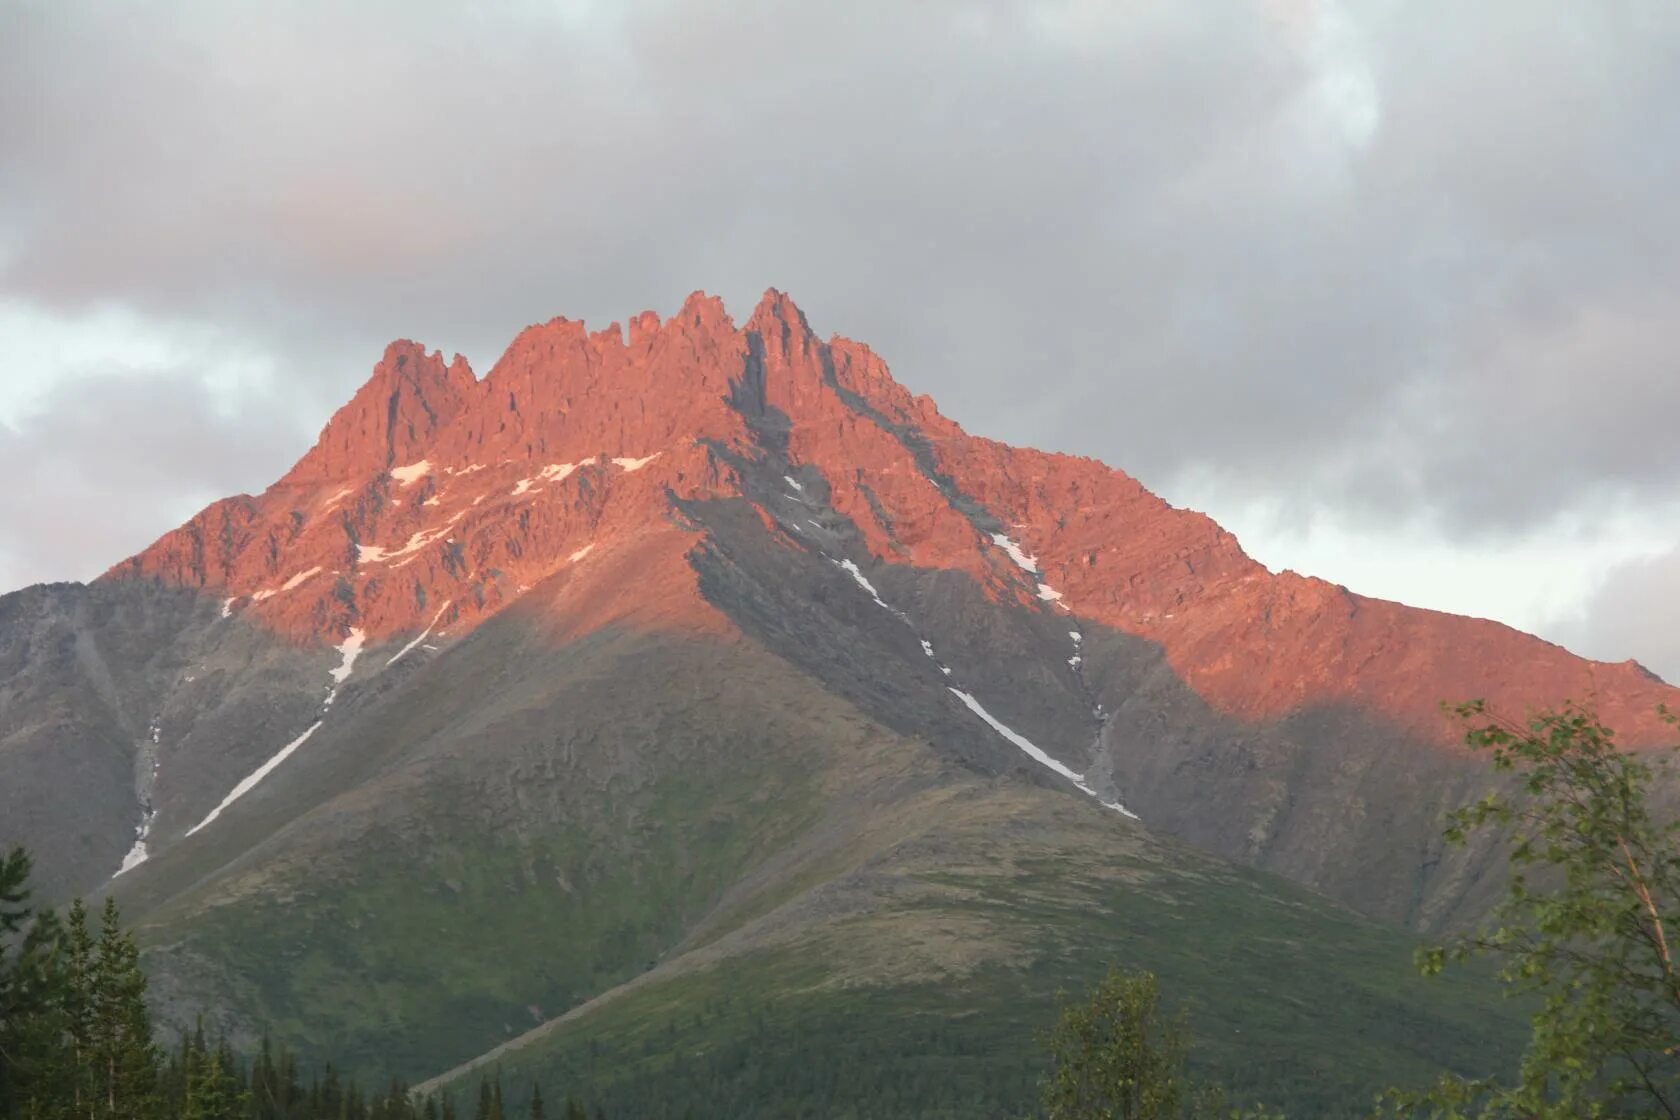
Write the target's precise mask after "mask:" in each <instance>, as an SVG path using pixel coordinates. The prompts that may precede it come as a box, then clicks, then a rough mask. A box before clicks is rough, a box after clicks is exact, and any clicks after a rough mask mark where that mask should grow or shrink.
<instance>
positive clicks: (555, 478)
mask: <svg viewBox="0 0 1680 1120" xmlns="http://www.w3.org/2000/svg"><path fill="white" fill-rule="evenodd" d="M582 465H583V464H582V463H550V464H549V465H548V466H546V467H544V468H543V469H542V470H540V471H538V472H537V477H538V478H546V479H547V480H548V481H550V482H564V481H565V480H566V476H568V475H570V474H571V473H572V472H573V471H575V470H577V469H578V468H579V467H581V466H582Z"/></svg>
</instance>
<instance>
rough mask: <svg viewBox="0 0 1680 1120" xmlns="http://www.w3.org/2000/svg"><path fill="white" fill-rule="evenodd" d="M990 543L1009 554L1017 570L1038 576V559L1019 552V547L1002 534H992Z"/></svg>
mask: <svg viewBox="0 0 1680 1120" xmlns="http://www.w3.org/2000/svg"><path fill="white" fill-rule="evenodd" d="M992 543H993V544H995V545H997V546H998V547H999V548H1001V549H1003V550H1004V551H1005V552H1007V553H1008V554H1009V558H1010V559H1011V560H1013V561H1015V566H1016V567H1017V568H1020V569H1021V570H1022V571H1023V572H1029V573H1031V574H1032V575H1037V574H1038V557H1036V556H1028V555H1027V554H1026V553H1025V552H1022V551H1021V546H1020V545H1018V544H1016V543H1015V542H1014V541H1012V540H1010V539H1009V538H1008V537H1006V536H1004V535H1003V534H1002V533H993V534H992Z"/></svg>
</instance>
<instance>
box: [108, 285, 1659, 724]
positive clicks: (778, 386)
mask: <svg viewBox="0 0 1680 1120" xmlns="http://www.w3.org/2000/svg"><path fill="white" fill-rule="evenodd" d="M723 508H727V509H731V510H735V511H737V512H738V511H740V510H742V509H743V508H750V509H751V510H752V511H753V513H754V517H755V519H756V521H755V522H754V523H756V524H758V525H760V526H761V527H762V531H763V532H764V533H766V534H767V535H768V539H769V540H771V541H773V542H774V544H775V546H776V547H778V548H782V549H785V550H787V551H788V553H789V555H790V556H798V555H807V556H815V557H817V558H819V559H820V560H826V561H832V562H834V563H836V564H839V563H841V562H842V561H844V562H847V563H851V564H853V565H858V566H860V567H859V569H858V570H859V571H860V572H861V571H862V567H861V566H862V565H873V566H876V567H877V568H878V569H888V570H905V571H913V572H920V573H930V572H947V573H951V574H953V575H954V576H956V577H958V578H963V579H967V580H970V581H972V583H973V584H974V585H976V586H977V587H978V588H979V589H980V590H981V591H982V592H983V593H984V594H985V595H986V596H988V597H989V598H990V599H992V600H993V601H994V602H997V603H999V604H1001V605H1004V606H1007V607H1009V608H1010V609H1022V610H1028V611H1032V612H1035V613H1037V614H1042V615H1047V616H1048V618H1049V620H1050V621H1051V622H1053V623H1054V624H1055V625H1065V624H1067V623H1074V624H1076V625H1073V626H1070V627H1069V628H1070V629H1076V630H1081V631H1082V630H1083V629H1084V628H1085V627H1086V626H1093V627H1094V626H1106V627H1109V628H1111V629H1112V630H1114V631H1117V632H1121V633H1125V634H1128V635H1131V636H1133V637H1135V638H1139V639H1142V640H1144V641H1146V642H1150V643H1154V644H1156V645H1157V646H1159V647H1160V649H1161V650H1162V651H1163V652H1164V655H1165V658H1166V662H1167V664H1168V665H1169V666H1170V668H1171V671H1172V672H1173V673H1174V674H1175V675H1176V676H1177V677H1178V678H1179V679H1181V680H1182V681H1184V682H1185V683H1186V684H1188V685H1189V686H1190V687H1191V688H1192V689H1194V690H1195V691H1196V692H1197V693H1198V694H1199V695H1200V696H1201V697H1202V698H1203V699H1204V700H1206V701H1207V702H1208V703H1209V704H1211V705H1212V706H1213V707H1214V708H1216V709H1218V710H1220V711H1222V712H1225V713H1228V714H1232V715H1240V716H1242V717H1245V718H1252V719H1267V720H1271V719H1279V718H1283V717H1287V716H1289V715H1291V714H1293V713H1297V712H1300V711H1303V710H1306V709H1310V708H1313V707H1315V706H1318V707H1322V706H1325V705H1332V706H1333V705H1347V704H1354V705H1363V706H1367V707H1370V708H1373V709H1375V710H1379V711H1381V712H1383V713H1384V714H1385V716H1387V717H1389V718H1392V719H1396V720H1398V721H1400V722H1402V723H1404V724H1405V725H1406V726H1407V727H1408V728H1410V729H1412V730H1414V731H1418V732H1421V733H1424V734H1426V735H1428V736H1429V737H1431V738H1440V737H1442V736H1443V734H1445V735H1447V736H1448V737H1450V736H1451V735H1452V734H1453V731H1452V729H1451V728H1450V727H1448V726H1447V725H1446V724H1445V721H1443V720H1442V719H1441V717H1440V714H1439V703H1440V701H1441V700H1442V699H1446V698H1452V697H1466V696H1473V695H1483V696H1485V697H1486V698H1487V699H1488V700H1489V702H1490V703H1496V704H1497V703H1501V702H1503V703H1505V704H1506V705H1507V706H1509V707H1513V708H1514V709H1521V708H1523V707H1524V706H1526V705H1528V704H1530V703H1534V702H1556V701H1559V700H1562V699H1564V698H1566V697H1568V696H1585V695H1588V694H1590V693H1593V692H1595V691H1596V692H1597V693H1598V694H1599V695H1600V696H1601V697H1606V698H1607V699H1605V700H1603V701H1601V704H1600V707H1601V710H1603V712H1604V714H1605V716H1606V717H1607V718H1613V719H1614V722H1616V723H1617V725H1618V726H1620V727H1622V728H1623V729H1624V730H1625V731H1626V732H1627V733H1628V734H1629V735H1630V736H1632V737H1633V738H1634V739H1638V738H1640V737H1642V736H1643V735H1644V733H1645V732H1646V731H1648V730H1650V729H1651V728H1653V727H1654V723H1653V719H1652V717H1651V716H1650V711H1651V709H1653V708H1654V707H1655V703H1656V701H1657V700H1659V699H1662V698H1664V697H1667V696H1669V695H1670V693H1669V690H1667V689H1665V688H1664V686H1662V685H1661V683H1660V682H1658V681H1656V680H1654V679H1653V678H1651V677H1650V676H1649V675H1648V674H1646V673H1645V672H1643V671H1641V670H1640V669H1639V668H1638V667H1637V666H1633V665H1620V666H1610V665H1600V666H1595V665H1593V664H1591V663H1588V662H1585V661H1582V660H1581V659H1579V658H1575V657H1573V656H1571V655H1569V654H1568V653H1567V652H1566V651H1564V650H1561V649H1559V648H1557V647H1553V646H1548V645H1546V644H1545V643H1541V642H1538V641H1537V640H1535V639H1532V638H1530V637H1528V636H1526V635H1521V634H1519V633H1517V632H1516V631H1512V630H1509V629H1508V628H1504V627H1496V626H1494V625H1493V624H1491V623H1482V622H1477V621H1475V620H1471V619H1463V618H1457V617H1454V616H1449V615H1441V614H1437V613H1435V612H1427V611H1416V610H1411V609H1410V608H1406V607H1403V606H1400V605H1398V604H1389V603H1382V602H1379V601H1376V600H1368V599H1364V598H1362V597H1360V596H1357V595H1354V594H1353V593H1351V592H1348V591H1346V590H1345V589H1341V588H1336V587H1333V586H1332V585H1329V584H1324V583H1322V582H1321V581H1317V580H1312V579H1306V578H1303V577H1298V576H1295V575H1293V574H1291V573H1284V574H1279V575H1273V574H1271V573H1269V572H1267V571H1266V570H1265V569H1264V568H1263V567H1262V566H1261V565H1259V564H1257V563H1256V562H1255V561H1254V560H1253V559H1251V558H1250V557H1248V556H1247V555H1246V554H1245V553H1244V552H1243V550H1242V548H1241V547H1240V546H1239V545H1238V543H1237V541H1236V540H1235V538H1234V537H1232V536H1231V535H1230V534H1229V533H1227V532H1225V531H1224V530H1223V529H1221V528H1220V527H1219V526H1218V525H1217V524H1215V523H1214V522H1213V521H1212V520H1211V519H1209V518H1207V517H1205V516H1203V515H1201V514H1199V513H1195V512H1193V511H1188V510H1179V509H1175V508H1173V507H1171V506H1170V505H1168V504H1167V503H1165V502H1163V501H1161V500H1160V499H1159V498H1158V497H1156V496H1155V495H1154V494H1152V493H1150V492H1149V491H1148V490H1146V489H1145V488H1144V487H1143V486H1141V485H1140V484H1139V483H1138V482H1136V481H1135V480H1134V479H1132V478H1131V477H1130V476H1128V475H1126V474H1124V473H1123V472H1121V471H1118V470H1114V469H1111V468H1109V467H1107V466H1105V465H1103V464H1102V463H1099V462H1097V461H1095V460H1091V459H1080V458H1074V457H1071V456H1066V455H1056V454H1046V453H1043V452H1039V451H1035V450H1032V449H1030V448H1014V447H1009V446H1007V445H1005V444H1001V443H997V442H994V441H991V440H986V439H981V438H976V437H972V436H969V435H968V434H967V433H965V432H964V431H963V430H962V429H961V428H960V427H959V426H958V425H957V424H955V423H954V422H952V421H950V420H948V419H946V418H945V417H944V416H942V415H940V413H939V411H938V410H937V409H936V408H935V407H934V404H933V402H932V401H931V400H929V399H928V398H926V397H916V396H912V395H911V394H910V393H909V392H908V391H907V390H905V389H904V387H903V386H901V385H900V384H899V383H898V382H897V381H896V380H895V379H894V378H893V376H892V374H891V373H890V371H889V370H888V369H887V365H886V363H885V362H884V361H882V360H881V358H880V357H879V356H877V355H876V354H874V353H873V352H872V351H871V350H870V349H869V348H868V347H867V346H864V345H863V344H861V343H857V342H852V341H849V340H847V339H844V338H838V337H836V338H833V339H831V340H829V341H827V342H824V341H821V340H820V339H819V338H818V337H817V336H816V335H815V333H814V332H813V331H812V329H811V326H810V323H809V322H808V321H807V319H806V317H805V314H804V313H803V312H802V311H801V310H800V309H799V307H798V306H797V305H796V304H795V303H794V301H793V300H792V299H791V298H790V297H789V296H788V295H787V294H786V293H784V292H782V291H780V290H778V289H776V288H771V289H769V290H768V291H766V292H765V293H764V296H763V297H762V298H761V299H760V300H759V302H758V304H757V306H756V307H755V308H754V309H753V312H752V314H751V316H750V317H749V318H748V319H747V321H746V323H745V325H744V326H742V327H739V328H738V327H736V325H735V324H734V323H733V322H732V321H731V319H730V317H729V315H728V313H727V312H726V310H725V308H724V306H723V303H722V302H721V301H720V300H718V299H717V298H716V297H713V296H709V295H706V294H705V293H703V292H695V293H693V294H691V295H690V296H689V297H688V298H687V299H685V300H684V302H683V304H682V307H681V309H680V310H679V311H678V312H677V313H676V314H675V315H673V316H671V317H670V318H669V319H666V320H663V321H661V320H660V318H659V316H658V315H656V314H654V313H653V312H651V311H649V312H642V313H641V314H639V315H636V316H634V317H633V318H631V319H630V320H629V321H628V327H627V333H626V331H624V330H621V329H620V328H619V327H618V326H617V325H613V326H610V327H608V328H606V329H604V330H599V331H594V332H591V331H589V330H588V328H587V327H586V326H585V325H584V324H583V323H580V322H576V321H573V320H569V319H564V318H556V319H551V320H549V321H548V322H546V323H541V324H537V325H534V326H531V327H528V328H526V329H525V330H523V331H521V332H520V334H519V335H518V337H516V338H515V339H514V340H513V342H512V343H511V344H510V345H509V347H508V349H507V351H506V352H505V353H504V354H503V355H502V356H501V358H500V359H499V360H498V361H497V362H496V363H495V365H494V366H493V367H492V368H491V370H490V371H489V373H488V374H487V375H486V376H485V377H484V378H483V380H477V379H475V378H474V376H473V374H472V371H471V370H470V369H469V368H468V366H467V364H466V362H465V361H464V360H463V359H460V358H456V359H455V361H453V362H451V363H449V364H445V362H444V360H443V357H442V355H441V354H439V353H429V352H427V351H426V350H425V348H424V347H422V346H420V345H418V344H417V343H414V342H410V341H406V340H405V341H398V342H393V343H392V344H391V345H390V346H389V347H387V348H386V351H385V353H384V355H383V356H382V358H381V359H380V361H379V363H378V364H377V365H376V366H375V367H374V371H373V375H372V377H371V378H370V379H369V380H368V382H367V383H366V384H365V385H363V386H362V388H361V389H359V390H358V391H357V392H356V394H355V395H354V397H352V399H351V400H350V401H349V403H347V404H346V405H345V406H344V407H343V408H341V409H340V410H339V411H338V412H337V413H336V414H335V415H334V416H333V418H332V420H331V421H330V422H329V423H328V424H327V426H326V428H325V429H324V430H323V432H322V434H321V438H320V440H319V441H318V442H317V444H316V446H315V447H314V448H312V449H311V450H310V451H309V453H308V454H306V455H305V456H304V457H303V459H302V460H301V461H300V462H299V463H298V464H297V466H296V467H294V468H293V469H292V470H291V471H290V472H289V473H288V474H287V475H286V476H285V478H283V479H282V480H281V481H280V482H279V483H278V484H276V486H274V487H272V488H270V490H269V492H267V493H265V494H264V495H262V496H261V497H259V498H256V499H232V500H229V501H225V502H222V503H218V504H217V505H215V506H212V507H211V508H210V509H208V510H206V511H205V512H204V513H202V514H200V515H199V516H198V517H197V518H195V519H194V520H193V521H192V522H191V523H189V524H188V525H187V526H185V527H183V528H182V529H180V530H178V531H176V532H174V533H171V534H168V535H167V536H165V537H164V538H162V539H161V540H160V541H158V542H157V543H156V544H155V545H153V546H152V547H151V548H150V549H148V550H147V551H146V552H145V553H143V554H141V555H140V556H138V557H135V558H134V559H133V560H132V561H130V562H128V563H126V564H123V565H119V566H118V568H116V569H114V570H113V573H112V574H113V575H114V576H130V577H131V576H139V575H146V576H152V577H155V578H159V579H164V580H167V581H170V582H177V583H184V584H187V585H189V586H194V587H199V588H203V589H204V590H205V591H206V592H207V593H210V594H213V595H215V596H216V597H217V598H218V599H220V600H222V601H224V603H226V604H228V605H229V608H228V609H230V610H237V611H238V612H239V613H241V614H244V615H246V616H249V618H250V619H251V620H252V621H254V622H257V623H260V624H262V625H265V626H269V627H272V628H274V629H276V630H278V631H280V632H282V633H285V634H287V635H288V636H290V637H292V638H294V639H296V640H300V641H319V640H325V641H328V642H329V643H333V644H336V643H337V642H338V641H340V640H341V639H342V636H343V634H344V633H345V632H346V630H347V629H349V628H351V627H355V628H357V629H361V630H363V631H365V633H366V634H367V636H368V638H369V640H372V641H379V640H387V639H390V638H392V637H395V636H398V635H402V634H412V633H418V632H422V631H424V630H425V629H426V628H427V626H428V625H430V624H433V623H434V622H436V624H439V625H442V624H444V621H447V624H448V625H449V627H450V629H451V632H459V631H462V630H466V629H470V628H471V627H472V626H474V625H476V624H477V623H478V622H479V621H481V620H483V619H486V618H488V617H490V616H492V615H494V614H495V613H497V612H498V611H499V610H501V609H503V608H504V607H506V606H508V605H510V604H511V603H513V602H514V601H515V600H517V599H519V598H521V597H522V596H523V595H525V594H526V592H527V591H528V590H530V589H532V588H535V587H537V586H538V585H540V584H544V583H545V582H547V581H550V580H558V581H560V582H561V583H563V584H564V585H565V586H567V587H569V588H571V589H572V593H573V594H574V595H581V594H582V593H583V591H582V589H583V588H585V587H588V588H589V589H590V590H589V594H588V597H587V598H588V602H587V603H584V602H582V601H581V600H577V601H574V600H567V601H568V602H571V603H572V605H571V606H568V607H565V608H564V609H561V610H560V614H562V615H564V616H565V617H567V618H569V619H571V620H572V621H571V622H570V623H568V624H567V625H568V626H570V627H571V628H572V629H573V630H574V632H581V631H582V630H587V629H590V628H597V627H600V626H605V625H608V624H615V625H623V624H628V622H629V621H630V620H635V621H636V624H637V625H646V626H656V625H657V626H667V625H680V626H693V625H703V626H707V627H714V626H717V625H724V623H720V622H719V618H720V616H719V614H718V612H717V610H716V609H714V605H713V604H711V603H709V601H708V600H707V598H706V596H705V594H704V593H703V592H702V590H701V588H700V586H699V582H698V580H697V578H696V574H695V568H694V563H695V561H694V556H695V554H696V552H697V551H698V550H704V549H706V548H715V547H719V545H718V537H717V535H716V531H715V529H714V528H713V527H708V526H707V525H706V524H705V522H704V517H703V516H701V515H700V514H699V512H698V511H700V510H702V509H723ZM730 516H732V517H733V516H737V514H731V515H730ZM731 524H736V523H735V522H731ZM631 573H633V575H632V574H631ZM872 594H873V592H872ZM562 598H565V597H564V596H562ZM439 604H442V608H441V609H442V610H443V611H444V612H446V614H439V611H440V607H439ZM557 609H558V608H557ZM1420 651H1422V652H1420ZM1492 666H1518V667H1520V669H1518V670H1513V671H1511V672H1504V671H1503V670H1500V671H1499V672H1497V673H1494V674H1492V675H1490V671H1489V668H1488V667H1492Z"/></svg>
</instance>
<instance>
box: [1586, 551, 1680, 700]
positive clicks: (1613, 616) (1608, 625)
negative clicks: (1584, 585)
mask: <svg viewBox="0 0 1680 1120" xmlns="http://www.w3.org/2000/svg"><path fill="white" fill-rule="evenodd" d="M1677 587H1680V548H1676V549H1674V550H1673V551H1671V552H1668V553H1664V554H1662V555H1659V556H1655V557H1652V558H1650V559H1646V560H1638V561H1633V562H1630V563H1627V564H1622V565H1618V566H1617V567H1616V568H1614V569H1612V570H1611V571H1610V572H1608V573H1606V575H1605V580H1604V584H1603V586H1602V587H1601V588H1600V589H1599V591H1598V593H1597V594H1596V595H1595V596H1593V598H1592V600H1591V601H1590V602H1588V603H1587V605H1586V609H1585V610H1584V611H1583V612H1582V613H1581V615H1580V617H1579V618H1577V619H1575V620H1574V621H1573V622H1572V623H1570V624H1569V625H1567V626H1566V627H1564V628H1563V632H1562V633H1561V634H1560V635H1559V636H1560V637H1561V638H1562V640H1564V641H1565V642H1567V643H1568V644H1569V645H1570V646H1571V648H1575V649H1579V650H1580V651H1581V652H1583V653H1585V654H1587V655H1588V656H1589V657H1599V658H1603V659H1605V660H1614V661H1619V660H1622V659H1624V658H1626V657H1627V656H1628V651H1630V650H1637V651H1638V653H1639V658H1640V661H1641V662H1642V663H1643V664H1644V665H1645V666H1646V668H1648V669H1651V670H1652V671H1653V672H1655V673H1657V674H1658V675H1659V676H1661V677H1662V678H1663V679H1664V680H1666V681H1669V682H1671V683H1680V596H1676V595H1675V593H1674V589H1675V588H1677Z"/></svg>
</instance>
